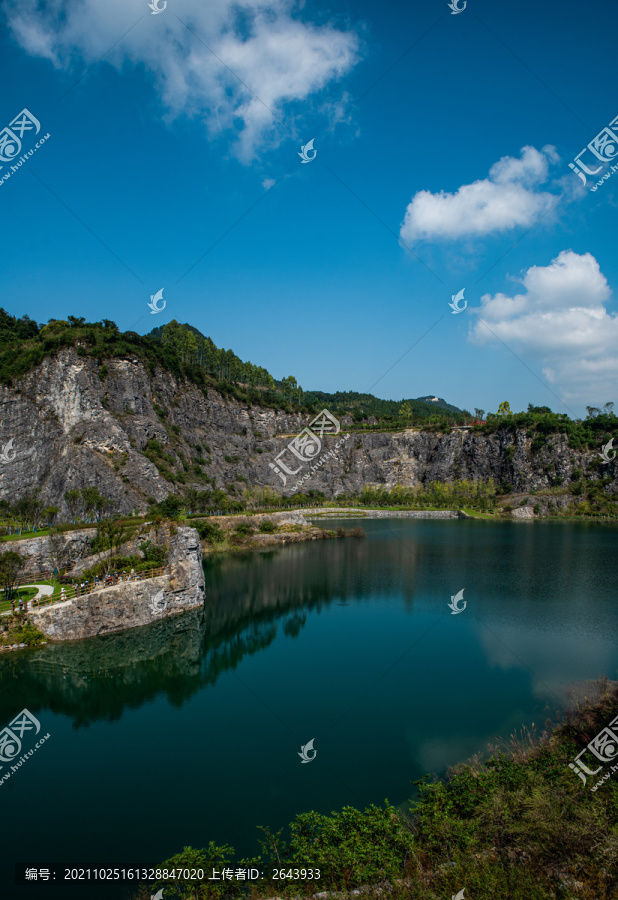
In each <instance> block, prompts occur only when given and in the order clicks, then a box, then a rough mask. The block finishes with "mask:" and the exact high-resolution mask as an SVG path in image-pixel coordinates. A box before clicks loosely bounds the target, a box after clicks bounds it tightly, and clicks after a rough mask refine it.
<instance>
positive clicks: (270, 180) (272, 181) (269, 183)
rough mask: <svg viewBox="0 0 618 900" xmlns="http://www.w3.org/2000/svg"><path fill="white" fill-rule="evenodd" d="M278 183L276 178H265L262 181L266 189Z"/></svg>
mask: <svg viewBox="0 0 618 900" xmlns="http://www.w3.org/2000/svg"><path fill="white" fill-rule="evenodd" d="M276 184H277V182H276V181H275V179H274V178H265V179H264V181H263V182H262V187H263V188H264V190H265V191H269V190H270V189H271V187H274V186H275V185H276Z"/></svg>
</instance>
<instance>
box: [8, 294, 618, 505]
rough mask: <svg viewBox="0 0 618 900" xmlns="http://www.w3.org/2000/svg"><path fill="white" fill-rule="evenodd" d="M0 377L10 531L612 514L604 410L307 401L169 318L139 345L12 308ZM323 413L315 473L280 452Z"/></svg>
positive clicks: (616, 425)
mask: <svg viewBox="0 0 618 900" xmlns="http://www.w3.org/2000/svg"><path fill="white" fill-rule="evenodd" d="M0 376H1V377H0V397H1V398H2V409H3V415H2V430H1V431H0V449H1V448H4V449H2V451H1V452H5V456H6V459H5V464H4V465H3V466H2V472H1V474H2V478H1V479H0V501H3V502H5V503H8V504H9V505H10V509H11V511H12V514H13V513H14V516H13V521H14V522H15V523H18V522H21V521H22V519H24V517H25V519H26V520H27V521H30V520H32V521H36V520H37V516H38V513H37V516H35V515H34V514H33V513H32V510H33V509H35V507H36V509H37V510H46V509H50V508H51V509H54V508H58V510H59V512H58V519H59V520H60V521H64V522H72V521H76V520H82V519H83V517H84V516H85V517H86V518H91V519H92V518H95V519H96V518H97V517H99V516H100V515H101V514H104V515H105V516H113V515H117V514H131V513H133V512H140V513H146V512H147V511H148V510H149V509H153V508H154V507H155V506H156V505H158V504H162V503H167V504H168V507H167V509H166V510H163V509H162V512H170V511H171V508H172V507H171V506H170V504H172V505H175V508H176V509H178V508H184V509H186V510H188V511H190V510H194V511H197V512H202V511H206V512H217V511H219V512H220V511H229V512H233V511H241V510H249V511H250V510H252V509H255V508H256V507H260V506H264V505H266V506H269V507H280V506H282V505H283V506H285V505H290V504H294V505H302V504H303V503H307V502H312V503H315V502H320V501H321V500H331V501H332V500H335V499H336V500H337V502H340V501H341V502H346V501H348V502H350V503H353V502H355V501H357V500H359V499H360V498H362V501H363V502H364V503H367V504H368V505H373V506H380V507H385V506H392V505H395V506H405V507H419V506H420V507H423V506H425V507H426V506H428V505H429V506H434V507H435V506H437V507H440V508H444V507H445V506H446V505H448V506H449V507H450V508H459V507H462V508H467V507H470V506H474V507H475V508H476V509H478V510H480V511H482V512H483V511H487V512H488V513H489V514H491V513H492V511H493V510H494V508H495V507H496V504H498V505H501V506H502V507H503V508H505V509H506V510H507V511H508V507H509V506H511V507H512V510H511V512H512V514H513V515H522V514H523V515H526V516H536V515H540V516H544V515H554V514H561V515H594V516H607V515H614V514H615V506H616V500H617V498H618V486H617V481H616V475H617V471H618V462H617V461H616V458H615V456H616V453H615V450H614V447H613V446H612V444H611V443H610V442H611V441H613V442H614V445H615V446H618V418H617V417H616V415H615V414H614V411H613V407H612V404H611V403H608V404H606V405H605V406H604V407H603V408H602V409H600V408H595V407H589V409H588V415H587V416H586V417H585V418H582V419H581V420H580V419H571V418H569V417H568V416H566V415H564V414H562V413H554V412H552V410H550V409H549V408H548V407H543V406H533V405H529V406H528V408H527V410H525V411H522V412H513V411H512V410H511V409H510V406H509V404H508V402H507V401H504V402H503V403H501V404H500V406H499V408H498V410H496V412H494V413H485V411H484V410H480V409H475V410H474V415H473V418H472V421H469V420H468V418H467V417H468V416H469V414H466V411H465V410H464V411H460V415H459V416H456V415H455V413H454V412H453V410H454V407H451V406H449V404H448V403H446V401H442V400H440V398H434V397H423V398H420V399H419V400H417V401H404V402H402V403H400V404H397V403H395V402H394V401H380V400H377V398H375V397H372V396H371V395H368V394H359V393H349V392H347V393H341V392H340V393H337V394H332V395H327V394H322V393H318V392H315V393H313V394H312V393H311V392H306V393H305V392H303V391H302V388H301V387H300V386H299V385H298V384H297V383H296V380H295V379H294V378H293V376H288V377H287V378H286V379H283V380H281V381H276V380H275V379H274V378H273V376H272V375H271V374H270V373H269V372H268V371H267V370H266V369H265V368H263V367H260V366H257V365H254V364H253V363H249V362H243V361H242V360H241V359H240V358H239V357H238V356H236V354H234V353H233V352H232V351H230V350H223V349H220V348H218V347H217V346H216V345H215V344H214V343H213V342H212V341H211V340H210V339H208V338H206V337H204V336H203V335H201V334H200V333H199V332H196V331H195V329H191V328H189V327H188V326H183V325H179V324H178V323H177V322H170V323H169V324H168V325H165V326H163V327H162V328H161V329H160V333H155V334H151V335H147V336H140V335H138V334H136V333H135V332H124V333H122V332H120V331H119V330H118V328H117V327H116V326H115V324H114V323H113V322H110V321H108V320H104V321H103V322H99V323H90V324H89V323H86V322H85V321H83V320H82V319H77V318H74V317H69V319H67V320H66V321H64V320H63V321H57V320H55V321H51V322H49V323H48V324H47V325H43V326H41V325H38V324H37V323H36V322H34V321H32V320H31V319H29V318H28V317H27V316H24V317H22V318H21V319H16V318H14V317H12V316H9V315H8V314H7V313H5V312H1V313H0ZM423 405H424V406H427V410H428V412H431V414H432V415H431V416H430V415H429V414H427V415H425V414H424V413H425V409H424V406H423ZM324 406H327V408H329V409H331V411H332V412H333V413H334V414H335V415H336V416H337V418H338V419H339V422H340V426H341V433H342V436H345V440H342V439H341V438H338V437H336V436H332V435H328V434H325V435H322V439H321V442H320V448H319V450H318V452H319V453H320V454H321V456H322V457H323V463H324V464H322V465H315V466H313V465H311V466H310V465H309V460H307V461H303V460H300V459H299V457H298V456H294V455H293V454H292V451H291V450H290V449H289V445H290V441H291V440H292V439H293V437H294V436H295V435H298V434H299V433H300V432H301V431H303V429H305V428H306V427H307V426H308V425H309V423H310V422H311V421H312V420H313V419H314V418H315V416H316V414H317V413H319V411H320V410H321V409H322V408H324ZM371 412H374V413H376V415H373V416H372V415H370V413H371ZM462 419H463V421H464V422H465V423H466V425H465V428H464V429H463V430H462V429H461V421H462ZM458 429H459V430H458ZM338 441H339V443H337V442H338ZM276 460H282V461H283V462H285V466H286V469H285V470H284V469H282V467H281V464H279V463H276V462H275V461H276ZM286 472H287V474H286ZM284 476H285V477H284ZM305 476H308V477H305ZM297 479H298V480H299V481H298V482H297ZM301 479H302V481H301ZM299 482H300V483H299ZM35 495H36V504H34V499H35ZM170 498H171V499H170ZM22 501H23V503H22ZM30 501H33V502H30ZM20 504H21V505H20ZM33 504H34V505H33ZM28 511H30V512H28ZM39 518H40V516H39Z"/></svg>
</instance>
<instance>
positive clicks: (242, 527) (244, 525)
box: [234, 522, 253, 535]
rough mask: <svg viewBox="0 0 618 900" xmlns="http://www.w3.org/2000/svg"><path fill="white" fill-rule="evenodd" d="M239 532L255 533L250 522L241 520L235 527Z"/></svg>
mask: <svg viewBox="0 0 618 900" xmlns="http://www.w3.org/2000/svg"><path fill="white" fill-rule="evenodd" d="M234 530H235V531H236V533H237V534H245V535H248V534H253V528H252V527H251V525H250V524H249V523H248V522H239V523H238V525H236V527H235V529H234Z"/></svg>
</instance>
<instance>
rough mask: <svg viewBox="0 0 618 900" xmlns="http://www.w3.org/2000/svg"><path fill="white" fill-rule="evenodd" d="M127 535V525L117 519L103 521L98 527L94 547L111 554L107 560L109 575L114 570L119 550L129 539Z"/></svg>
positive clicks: (106, 569)
mask: <svg viewBox="0 0 618 900" xmlns="http://www.w3.org/2000/svg"><path fill="white" fill-rule="evenodd" d="M127 535H128V532H127V527H126V525H124V524H123V523H122V522H118V521H116V520H115V519H103V521H102V522H99V524H98V525H97V536H96V538H95V543H94V546H96V547H97V549H99V550H102V551H103V552H104V553H107V554H109V555H108V557H107V559H106V560H105V571H106V573H107V574H109V572H110V571H111V570H112V567H113V564H114V559H115V557H116V556H117V554H118V550H119V548H120V547H121V546H122V545H123V544H124V542H125V540H126V539H127Z"/></svg>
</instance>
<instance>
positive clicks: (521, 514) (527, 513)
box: [511, 506, 535, 519]
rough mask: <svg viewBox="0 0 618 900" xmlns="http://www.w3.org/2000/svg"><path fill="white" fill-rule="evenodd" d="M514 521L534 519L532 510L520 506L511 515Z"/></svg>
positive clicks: (528, 507)
mask: <svg viewBox="0 0 618 900" xmlns="http://www.w3.org/2000/svg"><path fill="white" fill-rule="evenodd" d="M511 515H512V516H513V518H514V519H534V518H535V515H534V510H533V509H532V507H531V506H520V507H519V508H518V509H514V510H513V512H512V513H511Z"/></svg>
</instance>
